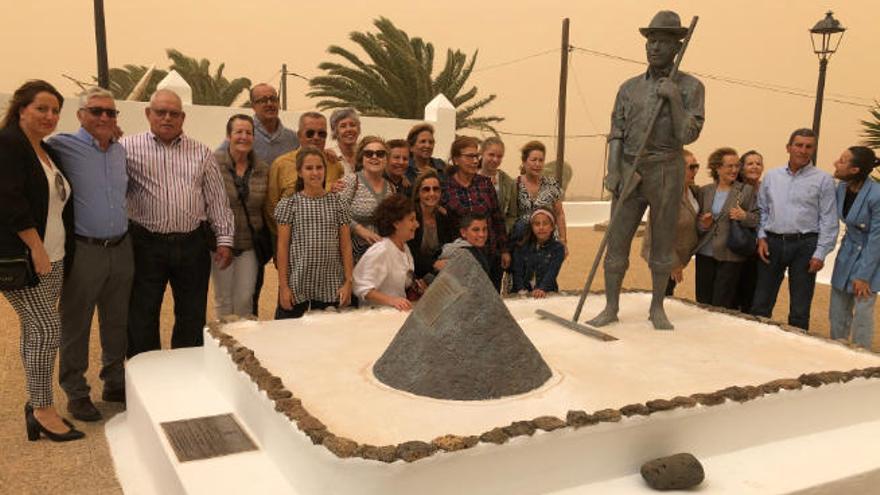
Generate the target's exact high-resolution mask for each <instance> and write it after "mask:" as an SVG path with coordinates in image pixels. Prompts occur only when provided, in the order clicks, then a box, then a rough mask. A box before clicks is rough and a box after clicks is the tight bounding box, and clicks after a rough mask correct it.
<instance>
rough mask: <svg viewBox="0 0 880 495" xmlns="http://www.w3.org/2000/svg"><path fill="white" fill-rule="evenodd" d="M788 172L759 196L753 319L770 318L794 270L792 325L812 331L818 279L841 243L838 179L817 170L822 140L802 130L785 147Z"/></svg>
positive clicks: (774, 175) (773, 174)
mask: <svg viewBox="0 0 880 495" xmlns="http://www.w3.org/2000/svg"><path fill="white" fill-rule="evenodd" d="M785 149H786V151H788V155H789V159H788V166H786V167H782V168H778V169H775V170H771V171H770V172H768V173H767V175H766V176H765V177H764V181H763V182H762V183H761V189H760V191H759V192H758V209H759V210H760V211H761V223H760V225H759V227H758V257H759V258H761V261H763V263H759V264H758V280H757V287H756V288H755V299H754V301H753V302H752V313H753V314H755V315H758V316H764V317H768V318H769V317H770V315H771V314H772V313H773V307H774V306H775V305H776V296H777V294H778V293H779V287H780V285H781V284H782V279H783V278H784V277H785V272H786V270H788V292H789V300H790V304H789V311H788V323H789V325H792V326H795V327H799V328H803V329H804V331H806V330H808V329H809V326H810V305H811V304H812V302H813V290H814V289H815V287H816V273H817V272H818V271H819V270H821V269H822V267H823V266H824V265H825V256H827V255H828V253H830V252H831V251H832V250H833V249H834V244H835V243H836V242H837V230H838V222H837V212H836V206H835V205H836V200H835V197H834V179H832V177H831V175H830V174H828V173H826V172H823V171H821V170H819V169H817V168H816V166H815V165H813V162H812V157H813V152H814V151H815V149H816V134H814V133H813V131H812V130H810V129H798V130H796V131H794V132H793V133H792V134H791V137H789V140H788V144H787V145H786V147H785Z"/></svg>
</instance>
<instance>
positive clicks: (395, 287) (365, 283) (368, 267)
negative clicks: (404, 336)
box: [353, 237, 415, 302]
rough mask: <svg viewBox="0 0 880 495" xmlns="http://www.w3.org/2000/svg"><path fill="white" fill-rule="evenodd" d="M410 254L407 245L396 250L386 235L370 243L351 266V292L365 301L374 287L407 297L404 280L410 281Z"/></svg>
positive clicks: (383, 291)
mask: <svg viewBox="0 0 880 495" xmlns="http://www.w3.org/2000/svg"><path fill="white" fill-rule="evenodd" d="M414 269H415V268H414V264H413V257H412V254H411V253H410V252H409V246H407V245H406V244H404V245H403V250H401V249H398V248H397V246H395V245H394V242H392V241H391V239H389V238H387V237H383V238H382V240H381V241H379V242H377V243H375V244H373V245H372V246H370V249H367V252H366V253H364V255H363V257H361V260H360V261H359V262H358V264H357V266H355V267H354V289H353V291H354V295H355V296H357V297H358V298H359V299H361V301H362V302H364V301H365V297H366V295H367V293H368V292H370V291H371V290H373V289H375V290H377V291H379V292H381V293H383V294H386V295H389V296H392V297H406V286H407V283H411V282H412V274H413V270H414Z"/></svg>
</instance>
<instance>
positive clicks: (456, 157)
mask: <svg viewBox="0 0 880 495" xmlns="http://www.w3.org/2000/svg"><path fill="white" fill-rule="evenodd" d="M479 146H480V141H479V140H478V139H477V138H474V137H471V136H459V137H457V138H456V139H455V141H453V142H452V149H451V150H450V152H449V161H450V166H449V168H448V169H447V172H446V179H445V180H444V181H443V196H442V198H441V203H442V204H443V206H444V207H445V208H446V211H447V214H448V215H449V216H450V218H451V219H452V221H453V224H457V223H458V221H459V219H460V218H461V217H463V216H464V215H466V214H468V213H480V214H483V215H486V217H488V218H489V239H488V240H487V241H486V247H485V249H486V257H487V258H488V260H489V271H490V278H491V279H492V284H493V285H495V288H496V289H498V288H500V287H501V275H502V273H503V271H504V270H505V269H507V267H508V266H510V249H509V246H508V245H507V232H506V230H505V226H504V217H503V216H502V215H501V209H500V208H499V207H498V196H497V194H496V193H495V186H493V185H492V181H491V179H489V178H488V177H486V176H483V175H479V174H477V170H478V168H477V163H478V159H479V158H480V153H479Z"/></svg>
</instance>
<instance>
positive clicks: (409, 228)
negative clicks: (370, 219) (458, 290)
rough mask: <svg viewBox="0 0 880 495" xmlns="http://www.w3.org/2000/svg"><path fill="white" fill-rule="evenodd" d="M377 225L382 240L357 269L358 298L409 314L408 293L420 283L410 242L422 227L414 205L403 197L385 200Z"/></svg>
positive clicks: (377, 218) (396, 196) (378, 215)
mask: <svg viewBox="0 0 880 495" xmlns="http://www.w3.org/2000/svg"><path fill="white" fill-rule="evenodd" d="M375 222H376V227H377V228H378V230H379V235H381V236H382V239H381V240H380V241H379V242H376V243H375V244H373V245H372V246H370V249H368V250H367V252H366V253H364V256H363V257H362V258H361V260H360V262H358V264H357V266H355V268H354V294H355V295H356V296H357V297H358V298H360V300H361V301H366V302H368V303H370V304H373V305H377V306H391V307H394V308H397V309H399V310H400V311H409V310H410V309H412V303H411V302H410V301H409V300H408V299H407V297H406V290H407V288H408V287H410V286H412V285H413V284H414V283H416V282H415V281H414V280H413V269H414V266H413V257H412V254H411V253H410V251H409V246H407V245H406V241H408V240H410V239H412V238H413V236H414V235H415V233H416V229H417V228H418V226H419V222H418V221H416V213H415V210H414V208H413V204H412V202H411V201H410V200H409V199H408V198H406V197H404V196H402V195H399V194H394V195H392V196H389V197H388V198H385V200H383V201H382V202H381V203H379V206H378V207H377V208H376V212H375ZM417 285H418V286H419V287H422V286H421V284H417Z"/></svg>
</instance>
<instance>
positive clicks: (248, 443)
mask: <svg viewBox="0 0 880 495" xmlns="http://www.w3.org/2000/svg"><path fill="white" fill-rule="evenodd" d="M160 424H161V426H162V429H163V430H165V436H166V437H167V438H168V443H170V444H171V448H173V449H174V453H175V454H177V460H178V461H180V462H187V461H197V460H199V459H211V458H213V457H220V456H224V455H230V454H237V453H239V452H247V451H249V450H257V446H256V444H254V441H253V440H251V438H250V437H249V436H248V435H247V433H245V432H244V430H242V429H241V426H239V424H238V422H237V421H236V420H235V417H233V415H232V414H219V415H217V416H205V417H202V418H192V419H181V420H179V421H168V422H165V423H160Z"/></svg>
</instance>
